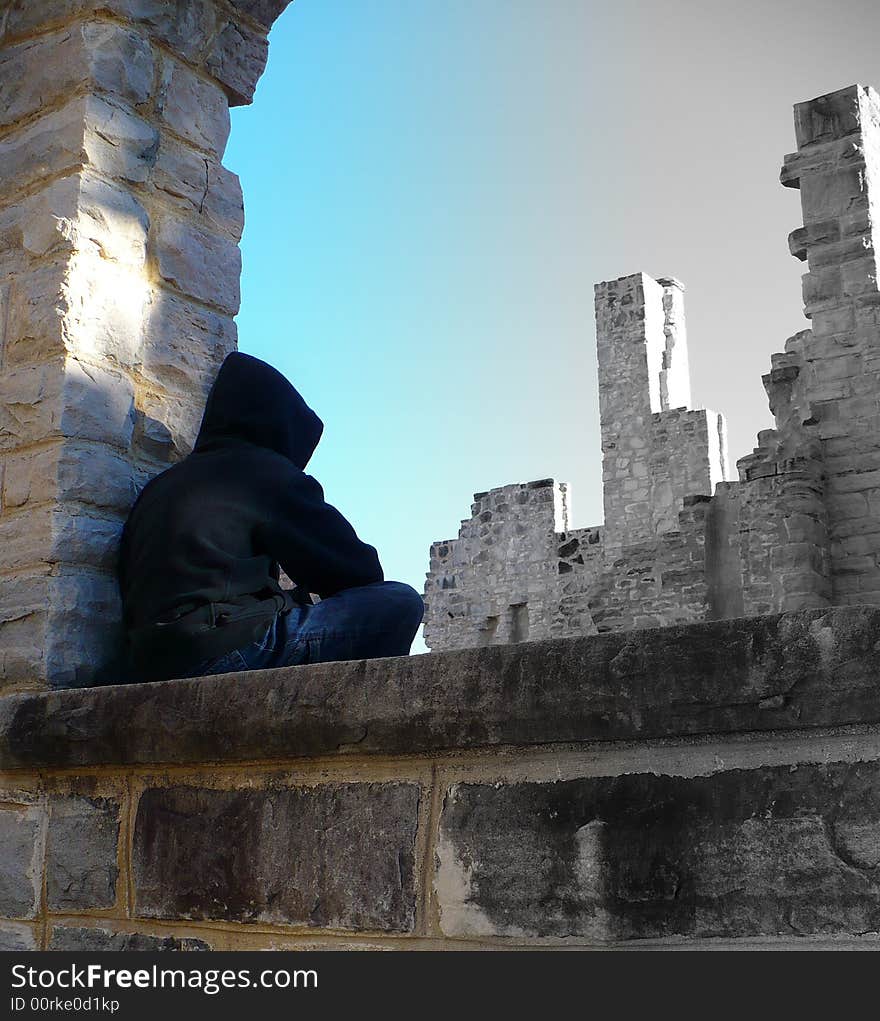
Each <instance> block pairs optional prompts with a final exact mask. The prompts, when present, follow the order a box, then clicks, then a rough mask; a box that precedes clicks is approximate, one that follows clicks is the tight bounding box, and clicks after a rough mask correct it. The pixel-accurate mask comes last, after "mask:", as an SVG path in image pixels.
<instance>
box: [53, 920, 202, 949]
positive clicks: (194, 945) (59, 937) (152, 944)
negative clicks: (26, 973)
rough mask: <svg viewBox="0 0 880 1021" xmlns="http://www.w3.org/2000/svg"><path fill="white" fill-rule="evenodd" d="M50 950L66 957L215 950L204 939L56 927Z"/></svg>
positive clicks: (54, 927) (63, 926)
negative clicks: (132, 951) (113, 953)
mask: <svg viewBox="0 0 880 1021" xmlns="http://www.w3.org/2000/svg"><path fill="white" fill-rule="evenodd" d="M48 949H49V950H57V951H63V952H64V953H84V952H89V953H91V952H93V951H119V950H125V951H129V950H137V951H145V950H149V951H155V950H210V949H211V947H210V946H209V944H208V943H206V942H204V940H200V939H188V938H183V939H178V938H177V937H176V936H149V935H145V934H144V933H140V932H113V931H112V930H110V929H86V928H81V927H75V926H65V925H56V926H53V928H52V935H51V938H50V940H49V947H48Z"/></svg>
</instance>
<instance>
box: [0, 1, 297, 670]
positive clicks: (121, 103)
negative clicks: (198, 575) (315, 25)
mask: <svg viewBox="0 0 880 1021" xmlns="http://www.w3.org/2000/svg"><path fill="white" fill-rule="evenodd" d="M287 2H288V0H147V2H144V0H43V2H40V3H34V2H32V0H11V2H10V0H7V2H6V3H4V4H3V5H2V14H0V33H2V34H0V331H2V333H0V473H2V500H0V686H2V687H5V688H6V689H11V688H16V687H34V686H45V685H48V686H58V687H62V686H70V685H87V684H92V683H96V682H100V681H101V680H102V679H104V678H105V677H106V678H107V679H113V677H114V669H115V660H116V654H117V650H118V623H119V598H118V592H117V587H116V581H115V574H114V571H115V558H116V549H117V543H118V538H119V534H120V530H121V527H122V522H123V520H124V518H125V515H126V513H127V511H128V509H129V507H130V505H131V502H132V500H133V498H134V496H135V494H136V492H137V490H138V488H139V485H140V484H142V483H143V481H144V480H145V479H146V478H147V477H149V476H151V475H153V474H155V473H156V472H157V471H159V470H161V469H162V468H163V467H165V466H167V464H168V463H169V462H171V461H173V460H175V459H177V458H179V457H180V456H182V455H183V454H185V453H186V452H187V451H188V449H189V447H190V445H191V443H192V440H193V438H194V432H195V428H196V426H197V423H198V419H199V415H200V411H201V407H202V405H203V401H204V396H205V393H206V391H207V388H208V386H209V384H210V381H211V379H212V377H213V374H214V372H215V371H216V368H217V366H218V365H219V363H220V361H221V360H222V359H223V357H224V356H225V355H226V354H227V353H228V352H229V351H230V350H232V349H233V348H234V347H235V345H236V332H235V323H234V321H233V317H234V316H235V314H236V312H237V311H238V307H239V275H240V262H241V260H240V254H239V249H238V242H239V239H240V237H241V232H242V227H243V207H242V198H241V191H240V188H239V184H238V180H237V178H236V177H235V176H234V175H233V174H231V173H230V172H229V171H227V170H226V169H224V167H223V166H222V165H221V158H222V155H223V151H224V148H225V145H226V140H227V136H228V133H229V123H230V122H229V106H230V105H235V104H241V103H247V102H250V101H251V99H252V97H253V92H254V88H255V86H256V83H257V80H258V78H259V77H260V74H261V73H262V71H263V68H264V66H265V61H266V56H267V49H268V43H267V34H268V30H269V27H270V26H271V24H272V22H273V21H274V19H275V18H276V17H277V16H278V14H280V13H281V11H282V10H283V9H284V8H285V7H286V6H287Z"/></svg>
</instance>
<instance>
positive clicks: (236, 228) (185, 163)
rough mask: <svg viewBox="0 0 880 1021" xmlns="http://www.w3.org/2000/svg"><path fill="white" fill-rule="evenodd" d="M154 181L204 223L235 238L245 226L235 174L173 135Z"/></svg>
mask: <svg viewBox="0 0 880 1021" xmlns="http://www.w3.org/2000/svg"><path fill="white" fill-rule="evenodd" d="M151 182H152V185H153V187H154V188H156V189H157V190H158V191H159V192H160V193H161V195H162V197H163V198H164V199H166V200H168V201H171V202H173V203H175V204H176V205H179V206H180V207H181V209H182V210H183V211H184V212H185V213H187V214H195V215H196V216H198V218H199V221H200V222H201V223H202V224H203V226H205V227H207V228H208V229H210V230H212V231H214V230H216V231H219V232H220V233H223V234H228V235H229V236H230V237H232V238H233V239H234V240H235V241H239V240H240V239H241V233H242V230H243V229H244V200H243V198H242V194H241V184H240V183H239V180H238V178H237V177H236V176H235V174H233V173H231V172H230V171H228V170H227V169H226V168H225V167H223V166H221V165H220V164H219V163H217V162H216V161H212V160H206V159H205V158H204V156H202V155H201V154H200V153H197V152H195V151H193V150H192V149H190V148H187V147H186V146H183V145H180V144H179V143H178V142H176V141H175V140H174V139H173V138H171V137H170V136H166V137H165V138H163V140H162V146H161V148H160V150H159V154H158V158H157V161H156V166H155V168H154V170H153V173H152V176H151Z"/></svg>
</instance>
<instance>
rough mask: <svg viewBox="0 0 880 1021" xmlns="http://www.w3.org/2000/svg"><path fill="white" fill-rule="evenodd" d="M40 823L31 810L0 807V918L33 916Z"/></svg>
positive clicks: (37, 885)
mask: <svg viewBox="0 0 880 1021" xmlns="http://www.w3.org/2000/svg"><path fill="white" fill-rule="evenodd" d="M39 840H40V822H39V817H38V815H37V813H36V812H35V811H34V810H28V808H27V807H26V806H24V805H22V806H21V807H8V808H6V807H4V808H0V917H4V918H33V917H34V915H35V914H36V911H37V904H38V902H39V897H40V882H41V878H42V877H41V873H40V847H39Z"/></svg>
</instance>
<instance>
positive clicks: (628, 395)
mask: <svg viewBox="0 0 880 1021" xmlns="http://www.w3.org/2000/svg"><path fill="white" fill-rule="evenodd" d="M596 337H597V347H598V358H599V412H600V418H601V424H602V454H603V461H602V477H603V484H604V494H605V530H604V533H603V534H604V537H605V543H606V548H607V549H609V550H612V551H613V550H615V549H619V548H621V547H624V546H630V545H634V544H639V543H645V542H648V541H651V540H652V539H653V538H654V537H655V536H657V535H661V534H664V533H665V532H669V531H674V530H676V529H677V528H678V524H679V514H680V513H681V511H682V509H683V507H684V500H685V498H686V497H688V496H695V495H707V496H708V495H711V493H712V489H713V487H714V484H715V483H716V482H718V481H721V480H723V479H726V478H727V452H726V431H725V426H724V420H723V418H722V417H721V416H720V415H715V414H713V413H712V412H708V411H704V410H699V411H695V410H691V408H690V397H691V395H690V372H689V368H688V354H687V337H686V332H685V322H684V289H683V287H682V285H681V284H680V283H679V282H678V281H677V280H675V279H673V278H663V279H660V280H653V279H652V278H651V277H649V276H647V275H646V274H644V273H636V274H634V275H633V276H629V277H622V278H621V279H619V280H613V281H610V282H606V283H601V284H598V285H597V286H596Z"/></svg>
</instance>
